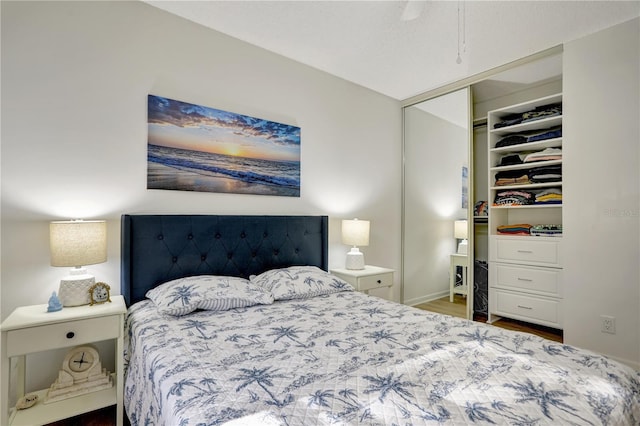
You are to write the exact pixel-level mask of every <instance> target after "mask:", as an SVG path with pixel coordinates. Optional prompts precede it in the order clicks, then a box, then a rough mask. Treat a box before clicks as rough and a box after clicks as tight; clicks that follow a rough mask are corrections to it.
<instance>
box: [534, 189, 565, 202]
mask: <svg viewBox="0 0 640 426" xmlns="http://www.w3.org/2000/svg"><path fill="white" fill-rule="evenodd" d="M561 203H562V189H560V188H548V189H544V190H542V191H538V192H536V197H535V204H561Z"/></svg>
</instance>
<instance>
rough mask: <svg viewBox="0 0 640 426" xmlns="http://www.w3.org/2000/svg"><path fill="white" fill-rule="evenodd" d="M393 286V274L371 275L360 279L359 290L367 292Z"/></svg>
mask: <svg viewBox="0 0 640 426" xmlns="http://www.w3.org/2000/svg"><path fill="white" fill-rule="evenodd" d="M391 285H393V273H391V272H390V273H388V274H377V275H370V276H368V277H360V278H359V279H358V290H359V291H366V290H372V289H374V288H380V287H389V286H391Z"/></svg>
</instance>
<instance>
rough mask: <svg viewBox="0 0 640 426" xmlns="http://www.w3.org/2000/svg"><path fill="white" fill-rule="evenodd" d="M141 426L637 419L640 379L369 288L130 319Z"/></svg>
mask: <svg viewBox="0 0 640 426" xmlns="http://www.w3.org/2000/svg"><path fill="white" fill-rule="evenodd" d="M127 329H128V333H127V334H128V336H127V344H126V363H125V366H126V382H125V408H126V411H127V413H128V416H129V418H130V420H131V424H132V425H133V426H136V425H167V426H174V425H175V426H187V425H221V424H227V425H260V426H268V425H291V426H292V425H305V426H307V425H332V424H335V425H360V424H361V425H398V426H399V425H403V426H407V425H429V424H434V425H435V424H444V425H462V424H478V425H493V424H499V425H638V424H640V375H639V374H638V372H636V371H634V370H633V369H631V368H629V367H626V366H623V365H621V364H619V363H617V362H615V361H612V360H610V359H607V358H605V357H602V356H599V355H596V354H594V353H592V352H589V351H586V350H582V349H578V348H575V347H572V346H569V345H563V344H560V343H556V342H552V341H548V340H544V339H542V338H539V337H536V336H533V335H529V334H524V333H518V332H512V331H506V330H502V329H499V328H496V327H493V326H490V325H486V324H481V323H477V322H470V321H466V320H462V319H458V318H453V317H449V316H444V315H440V314H435V313H431V312H427V311H421V310H418V309H415V308H412V307H408V306H404V305H400V304H397V303H393V302H389V301H386V300H382V299H379V298H375V297H370V296H367V295H364V294H362V293H357V292H340V293H335V294H330V295H324V296H318V297H314V298H310V299H301V300H289V301H277V302H275V303H273V304H271V305H256V306H252V307H248V308H237V309H231V310H228V311H223V312H211V311H196V312H193V313H191V314H189V315H185V316H182V317H172V316H169V315H162V314H160V313H158V311H157V309H156V308H155V305H154V304H153V303H152V302H151V301H149V300H145V301H142V302H139V303H137V304H135V305H134V306H132V307H131V308H130V310H129V313H128V316H127Z"/></svg>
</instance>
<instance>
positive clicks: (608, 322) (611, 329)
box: [600, 315, 616, 334]
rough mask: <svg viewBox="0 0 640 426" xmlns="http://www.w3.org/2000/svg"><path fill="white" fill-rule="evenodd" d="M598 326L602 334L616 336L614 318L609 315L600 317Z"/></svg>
mask: <svg viewBox="0 0 640 426" xmlns="http://www.w3.org/2000/svg"><path fill="white" fill-rule="evenodd" d="M600 325H601V330H602V332H603V333H609V334H616V318H615V317H612V316H609V315H600Z"/></svg>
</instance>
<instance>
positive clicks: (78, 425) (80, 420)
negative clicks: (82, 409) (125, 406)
mask: <svg viewBox="0 0 640 426" xmlns="http://www.w3.org/2000/svg"><path fill="white" fill-rule="evenodd" d="M115 424H116V407H115V406H112V407H107V408H103V409H101V410H96V411H92V412H90V413H86V414H82V415H80V416H75V417H71V418H69V419H66V420H61V421H59V422H54V423H49V424H48V425H46V426H115ZM124 424H125V426H128V425H129V421H128V419H126V417H125V420H124Z"/></svg>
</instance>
